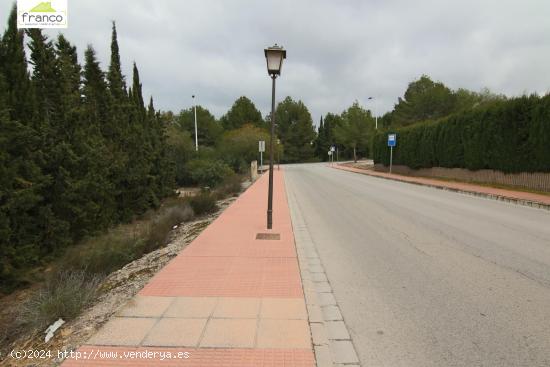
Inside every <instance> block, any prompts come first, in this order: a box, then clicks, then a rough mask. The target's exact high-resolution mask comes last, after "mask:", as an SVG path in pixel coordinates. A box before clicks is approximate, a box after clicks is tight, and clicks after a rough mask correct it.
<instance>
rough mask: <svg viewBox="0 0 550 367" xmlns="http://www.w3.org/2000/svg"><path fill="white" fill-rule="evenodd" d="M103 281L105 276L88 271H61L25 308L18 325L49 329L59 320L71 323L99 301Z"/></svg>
mask: <svg viewBox="0 0 550 367" xmlns="http://www.w3.org/2000/svg"><path fill="white" fill-rule="evenodd" d="M100 282H101V277H99V276H97V275H90V274H88V273H86V272H84V271H65V272H61V273H59V274H57V275H56V276H55V277H53V278H51V279H50V280H48V281H47V282H46V284H45V285H44V286H43V288H42V289H40V290H38V291H37V292H36V293H35V294H34V296H33V297H31V298H30V299H29V300H28V301H27V302H26V303H24V304H23V305H22V306H21V309H20V311H19V314H18V317H17V319H16V323H17V324H18V326H19V327H23V328H26V329H45V328H46V327H47V326H48V325H50V324H51V323H53V322H54V321H56V320H57V319H59V318H62V319H63V320H65V321H67V320H71V319H73V318H75V317H76V316H78V315H79V314H80V312H81V311H82V309H84V308H85V307H86V306H87V305H89V304H90V303H91V301H92V300H94V299H95V298H96V296H97V294H98V286H99V284H100Z"/></svg>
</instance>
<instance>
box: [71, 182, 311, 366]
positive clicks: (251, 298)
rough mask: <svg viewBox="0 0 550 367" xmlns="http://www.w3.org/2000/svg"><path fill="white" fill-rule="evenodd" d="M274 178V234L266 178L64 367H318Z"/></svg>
mask: <svg viewBox="0 0 550 367" xmlns="http://www.w3.org/2000/svg"><path fill="white" fill-rule="evenodd" d="M274 181H275V184H274V187H275V190H274V218H273V221H274V229H273V230H272V231H266V229H265V228H266V227H265V220H266V209H267V185H268V176H267V175H263V176H262V177H261V178H260V179H259V180H258V181H257V182H256V183H255V184H254V185H252V186H251V187H250V188H249V189H248V190H247V191H246V192H245V193H243V194H242V195H241V197H239V198H238V199H237V200H236V201H235V202H234V203H233V204H232V205H231V206H230V207H229V208H227V209H226V210H225V211H224V212H223V213H222V214H221V215H220V217H219V218H218V219H216V221H214V222H213V223H212V224H211V225H210V226H209V227H208V228H206V229H205V230H204V232H203V233H202V234H201V235H200V236H199V237H197V238H196V239H195V240H194V241H193V242H192V243H191V244H190V245H189V246H188V247H187V248H185V249H184V250H183V251H182V252H181V253H180V254H179V255H178V256H177V257H176V258H175V259H173V260H172V261H171V262H170V263H169V264H168V265H167V266H166V267H165V268H164V269H162V270H161V271H160V272H159V273H158V274H157V275H156V276H155V277H154V278H153V279H151V281H150V282H149V283H148V284H147V285H146V286H145V287H144V288H143V289H142V290H141V291H140V292H139V294H138V295H137V296H136V297H135V298H134V299H133V300H132V301H130V302H129V303H128V304H127V305H126V306H125V307H124V308H123V309H122V310H120V311H119V312H118V313H117V314H116V315H115V316H114V317H113V318H112V319H111V320H110V321H109V322H108V323H107V324H105V325H104V326H103V327H102V328H101V329H100V330H99V331H98V332H97V333H96V334H95V335H94V336H93V337H92V338H91V339H90V340H89V341H88V342H87V343H86V345H84V346H82V347H81V348H79V349H78V352H79V353H80V355H79V357H80V358H81V359H79V360H76V358H72V359H70V358H69V359H67V360H66V361H65V363H64V364H63V366H67V367H69V366H189V367H190V366H239V367H246V366H250V367H252V366H254V367H258V366H287V367H292V366H304V367H305V366H314V365H315V360H314V354H313V350H312V344H311V333H310V329H309V325H308V315H307V311H306V306H305V301H304V294H303V291H302V282H301V279H300V270H299V266H298V261H297V257H296V248H295V244H294V235H293V231H292V223H291V219H290V212H289V208H288V204H287V198H286V193H285V186H284V179H283V173H282V171H275V177H274ZM258 233H272V234H279V235H280V239H279V240H273V239H271V240H260V239H256V236H257V234H258ZM186 352H187V354H185V353H186Z"/></svg>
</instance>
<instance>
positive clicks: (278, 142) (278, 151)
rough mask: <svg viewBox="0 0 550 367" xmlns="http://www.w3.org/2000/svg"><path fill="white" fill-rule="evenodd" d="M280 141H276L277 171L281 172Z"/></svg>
mask: <svg viewBox="0 0 550 367" xmlns="http://www.w3.org/2000/svg"><path fill="white" fill-rule="evenodd" d="M280 154H281V139H277V171H280V170H281V157H280Z"/></svg>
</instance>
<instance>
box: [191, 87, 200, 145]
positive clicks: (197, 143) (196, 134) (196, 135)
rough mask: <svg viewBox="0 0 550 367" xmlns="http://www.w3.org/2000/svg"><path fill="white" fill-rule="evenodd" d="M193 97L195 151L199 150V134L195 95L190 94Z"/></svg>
mask: <svg viewBox="0 0 550 367" xmlns="http://www.w3.org/2000/svg"><path fill="white" fill-rule="evenodd" d="M191 97H192V98H193V108H194V109H195V151H196V152H198V151H199V136H198V133H197V105H196V104H195V95H194V94H193V95H192V96H191Z"/></svg>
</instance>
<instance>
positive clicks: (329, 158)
mask: <svg viewBox="0 0 550 367" xmlns="http://www.w3.org/2000/svg"><path fill="white" fill-rule="evenodd" d="M328 164H329V166H332V151H331V150H329V151H328Z"/></svg>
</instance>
